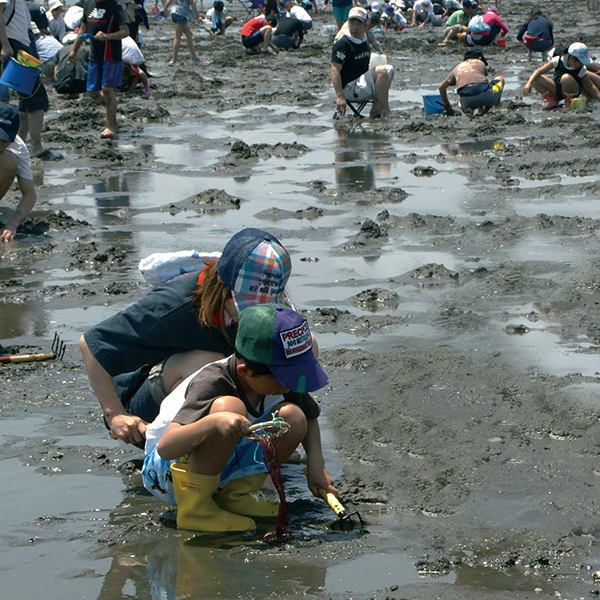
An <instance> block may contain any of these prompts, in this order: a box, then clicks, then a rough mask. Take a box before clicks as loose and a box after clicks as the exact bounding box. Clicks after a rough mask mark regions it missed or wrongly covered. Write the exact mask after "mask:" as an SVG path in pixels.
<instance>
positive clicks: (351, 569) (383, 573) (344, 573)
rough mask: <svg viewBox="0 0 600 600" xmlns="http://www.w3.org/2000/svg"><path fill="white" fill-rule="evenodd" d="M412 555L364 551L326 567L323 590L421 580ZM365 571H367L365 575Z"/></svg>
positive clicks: (360, 589) (447, 580)
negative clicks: (362, 554) (353, 557)
mask: <svg viewBox="0 0 600 600" xmlns="http://www.w3.org/2000/svg"><path fill="white" fill-rule="evenodd" d="M414 563H415V558H414V557H411V556H405V555H401V554H400V555H398V554H381V553H374V554H365V555H364V556H361V557H360V558H357V559H355V560H349V561H346V562H345V563H343V564H339V565H335V566H333V567H330V568H329V569H328V570H327V575H326V577H325V583H324V585H323V587H322V590H323V591H324V592H348V593H361V592H369V591H371V590H373V588H379V589H381V588H385V587H390V586H392V585H398V586H400V587H401V586H405V585H408V584H411V583H417V582H419V581H421V580H422V579H423V577H421V576H420V575H419V574H418V573H417V571H416V569H415V567H414ZM365 573H368V574H369V577H368V578H365ZM455 579H456V576H455V574H454V573H449V574H447V575H445V576H440V577H436V580H437V581H442V582H444V583H454V582H455Z"/></svg>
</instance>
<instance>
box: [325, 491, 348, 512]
mask: <svg viewBox="0 0 600 600" xmlns="http://www.w3.org/2000/svg"><path fill="white" fill-rule="evenodd" d="M319 494H321V498H323V500H325V501H326V502H327V504H329V506H330V507H331V510H332V511H333V512H334V513H335V514H336V516H338V517H341V518H342V519H343V518H344V517H345V516H346V515H347V514H348V513H347V512H346V509H345V508H344V505H343V504H342V503H341V502H340V501H339V500H338V499H337V497H336V496H335V495H334V494H332V493H331V492H328V491H327V490H324V489H323V488H319Z"/></svg>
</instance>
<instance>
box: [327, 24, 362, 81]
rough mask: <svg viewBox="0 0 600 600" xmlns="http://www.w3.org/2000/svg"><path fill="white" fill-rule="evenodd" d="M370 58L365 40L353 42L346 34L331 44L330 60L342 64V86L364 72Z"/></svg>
mask: <svg viewBox="0 0 600 600" xmlns="http://www.w3.org/2000/svg"><path fill="white" fill-rule="evenodd" d="M370 60H371V48H370V47H369V44H368V43H367V42H366V40H365V41H364V42H361V43H360V44H355V43H354V42H353V41H351V40H350V39H349V38H348V36H346V35H345V36H344V37H342V38H341V39H339V40H338V41H337V42H336V43H335V44H334V45H333V49H332V51H331V62H332V63H340V64H341V65H342V71H341V75H342V87H346V85H348V84H349V83H350V82H351V81H354V80H355V79H358V78H359V77H360V76H361V75H362V74H363V73H366V72H367V71H368V70H369V61H370Z"/></svg>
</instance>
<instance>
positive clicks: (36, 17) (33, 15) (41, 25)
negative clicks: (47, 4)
mask: <svg viewBox="0 0 600 600" xmlns="http://www.w3.org/2000/svg"><path fill="white" fill-rule="evenodd" d="M27 7H28V8H29V17H30V19H31V20H32V21H33V22H34V23H35V24H36V25H37V27H38V29H39V30H40V31H43V30H44V29H48V27H49V24H48V17H47V16H46V13H45V12H43V11H42V9H41V8H40V7H39V6H36V5H35V4H28V5H27Z"/></svg>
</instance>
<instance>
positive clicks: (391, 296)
mask: <svg viewBox="0 0 600 600" xmlns="http://www.w3.org/2000/svg"><path fill="white" fill-rule="evenodd" d="M354 300H355V302H356V304H358V305H359V306H363V307H367V308H370V309H375V310H376V309H377V308H378V307H379V306H387V307H394V308H395V307H397V306H398V304H399V302H400V296H398V294H397V293H396V292H394V291H391V290H386V289H384V288H373V289H368V290H363V291H362V292H360V293H359V294H356V296H354Z"/></svg>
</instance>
